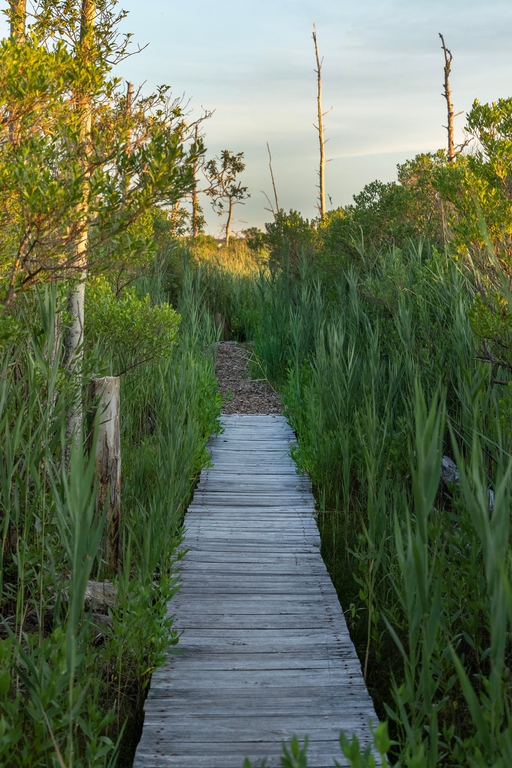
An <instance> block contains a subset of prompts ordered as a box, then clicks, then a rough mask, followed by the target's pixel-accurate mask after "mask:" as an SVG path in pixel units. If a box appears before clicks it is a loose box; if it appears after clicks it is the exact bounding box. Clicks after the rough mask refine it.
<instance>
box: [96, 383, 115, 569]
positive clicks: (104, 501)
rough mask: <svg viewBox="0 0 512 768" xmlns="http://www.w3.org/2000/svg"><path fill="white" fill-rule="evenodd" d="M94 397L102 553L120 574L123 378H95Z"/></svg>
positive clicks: (98, 506) (98, 508)
mask: <svg viewBox="0 0 512 768" xmlns="http://www.w3.org/2000/svg"><path fill="white" fill-rule="evenodd" d="M91 395H92V397H93V399H94V402H96V403H97V414H98V426H97V438H96V450H95V458H94V460H95V467H96V476H97V478H98V497H97V502H96V504H97V510H98V512H100V513H103V511H104V510H105V508H106V519H105V533H104V536H103V552H104V558H105V560H106V561H107V563H108V564H109V565H110V566H111V567H112V568H113V569H114V570H116V571H117V570H118V568H119V558H120V553H121V435H120V425H119V406H120V378H119V377H118V376H105V377H104V378H102V379H92V381H91Z"/></svg>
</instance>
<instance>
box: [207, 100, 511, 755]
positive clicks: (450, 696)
mask: <svg viewBox="0 0 512 768" xmlns="http://www.w3.org/2000/svg"><path fill="white" fill-rule="evenodd" d="M511 108H512V103H511V102H510V101H507V102H500V103H499V104H498V105H493V106H492V107H488V108H487V107H486V108H484V107H481V106H480V105H478V104H476V105H475V107H474V109H473V111H472V113H471V114H470V116H469V127H470V128H471V126H472V125H476V124H478V126H479V129H478V133H477V138H478V140H479V143H478V145H477V148H476V150H474V154H473V155H472V156H471V157H463V156H460V157H459V158H458V159H457V161H456V162H455V163H454V164H453V165H449V164H448V163H447V162H446V161H445V159H444V154H443V153H442V152H440V153H438V154H437V155H435V156H433V157H432V156H420V157H418V158H416V159H415V160H414V161H411V163H408V164H406V166H405V167H400V168H399V181H398V182H397V183H396V184H388V185H384V184H380V183H374V184H372V185H369V187H367V188H365V190H363V192H362V193H361V194H360V195H358V196H356V198H355V201H354V205H353V206H350V207H348V208H347V209H340V210H338V211H333V212H331V213H330V214H328V216H327V217H326V219H325V220H323V221H314V222H308V221H305V220H304V219H303V218H302V217H301V216H300V215H299V214H298V213H297V212H293V211H292V212H290V213H289V214H286V213H284V212H282V211H281V212H280V213H279V214H278V215H277V216H276V217H275V220H274V221H273V222H271V223H270V224H269V225H267V227H266V232H265V233H258V232H251V233H248V244H249V245H250V246H251V247H252V248H253V249H255V251H256V250H257V249H259V258H260V260H261V258H262V257H263V256H264V255H266V257H267V259H268V267H267V268H266V269H262V268H261V261H260V263H259V264H258V262H257V261H256V262H255V263H254V265H253V273H252V276H251V275H250V273H249V271H248V270H247V269H245V270H243V273H242V274H240V272H241V270H240V268H238V274H235V270H233V269H230V268H229V266H228V267H225V266H223V265H222V264H221V263H219V262H218V261H217V265H216V266H213V267H212V265H211V264H210V266H209V268H208V269H209V270H210V271H211V272H212V274H211V275H210V278H209V281H208V289H207V291H208V294H207V298H208V301H209V304H210V308H211V310H212V311H217V312H220V313H221V314H222V315H224V316H225V318H226V319H225V325H226V326H228V327H229V328H230V329H231V332H232V333H233V334H234V335H235V336H238V337H239V338H240V339H242V340H244V339H251V340H254V363H253V364H254V365H255V366H257V369H258V375H261V370H262V369H263V370H264V371H265V372H266V375H267V376H268V378H269V379H270V380H271V381H272V382H273V383H274V384H275V385H277V386H278V387H279V388H280V390H281V392H282V395H283V401H284V404H285V410H286V413H287V415H288V417H289V419H290V421H291V423H292V425H293V427H294V429H295V430H296V433H297V437H298V447H297V450H296V453H295V458H296V460H297V462H298V464H299V467H301V468H302V469H303V470H304V471H307V472H308V473H309V474H310V476H311V479H312V481H313V483H314V486H315V492H316V497H317V501H318V509H319V523H320V526H321V531H322V539H323V553H324V557H325V558H326V561H327V563H328V566H329V568H330V571H331V574H332V577H333V579H334V582H335V584H336V587H337V589H338V592H339V595H340V599H341V601H342V604H343V606H344V608H345V614H346V618H347V623H348V625H349V629H350V631H351V634H352V637H353V639H354V642H355V644H356V647H357V650H358V652H359V655H360V659H361V663H362V667H363V671H364V675H365V678H366V681H367V684H368V686H369V689H370V692H371V693H372V694H373V696H374V699H375V701H376V705H377V709H378V714H379V717H380V718H381V719H382V720H383V721H384V720H386V721H387V722H388V728H389V733H390V736H391V739H392V742H391V744H390V745H389V744H386V739H385V737H384V736H383V733H382V732H381V731H379V734H378V743H379V746H380V747H381V748H382V745H383V744H385V745H386V746H389V750H388V754H389V758H390V760H391V761H392V762H393V763H395V764H398V765H403V766H418V768H420V767H422V766H436V765H446V766H448V765H453V766H475V767H476V766H478V767H479V768H483V766H491V765H492V766H503V767H504V766H507V765H509V764H510V763H511V761H512V740H511V735H512V720H511V713H510V707H511V703H512V700H511V693H512V690H511V684H512V680H511V677H510V665H511V660H512V656H511V654H512V642H511V634H510V626H511V624H510V622H511V619H512V604H511V602H510V596H511V595H512V592H511V574H510V545H509V542H510V509H511V499H510V493H511V477H510V474H511V471H512V464H511V451H512V430H511V426H510V425H511V422H510V414H511V410H510V409H511V399H510V398H511V393H512V385H511V377H510V370H511V362H512V357H511V354H510V336H509V333H510V332H509V327H510V317H511V314H510V312H511V294H510V283H509V276H510V272H509V269H510V267H509V265H510V254H509V237H508V231H509V227H510V222H511V219H510V196H509V195H510V193H509V182H510V178H511V170H512V166H511V163H510V160H511V158H509V156H508V155H507V151H508V149H507V148H508V146H509V142H510V129H509V128H507V129H506V130H505V128H504V120H505V117H506V116H509V115H510V114H512V112H511ZM483 119H485V120H487V121H488V125H487V128H486V130H487V133H485V132H484V130H483V128H482V123H481V122H479V121H481V120H483ZM489 136H492V142H491V141H490V140H489V143H488V144H487V145H486V144H485V141H486V138H487V137H489ZM495 153H499V160H498V158H497V156H496V154H495ZM411 179H414V183H412V182H411ZM233 261H234V262H236V256H235V254H233ZM238 261H239V263H240V260H238ZM212 263H213V264H214V263H215V259H213V260H212ZM209 274H210V273H209ZM443 457H447V458H449V459H451V460H452V461H454V462H455V464H456V467H457V474H456V475H452V479H451V481H450V480H448V481H447V482H443V481H442V480H441V475H442V472H441V469H442V460H443ZM444 461H445V462H446V458H445V459H444ZM295 747H296V753H297V754H296V758H294V759H295V762H293V759H291V758H290V759H288V758H285V762H286V761H287V760H288V762H286V765H305V762H300V761H301V760H304V759H305V758H304V755H303V756H302V757H300V748H299V747H298V745H295ZM343 748H344V752H345V754H346V756H347V757H350V759H351V760H352V762H353V765H357V766H359V765H370V764H371V760H372V759H373V758H372V757H371V756H370V755H367V756H366V758H362V757H361V758H359V757H358V754H359V751H358V748H357V745H355V744H352V745H349V744H348V743H347V742H344V743H343ZM360 760H363V762H360ZM365 761H366V762H365ZM368 761H369V762H368Z"/></svg>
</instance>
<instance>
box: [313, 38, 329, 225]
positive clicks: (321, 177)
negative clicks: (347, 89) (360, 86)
mask: <svg viewBox="0 0 512 768" xmlns="http://www.w3.org/2000/svg"><path fill="white" fill-rule="evenodd" d="M313 42H314V44H315V57H316V67H317V68H316V69H315V72H316V74H317V85H318V89H317V111H318V125H317V126H315V128H316V129H317V131H318V142H319V145H320V163H319V167H318V190H319V192H318V212H319V213H320V218H322V219H323V218H324V217H325V210H326V209H325V140H324V113H323V112H322V61H321V60H320V55H319V53H318V43H317V39H316V27H315V25H314V24H313Z"/></svg>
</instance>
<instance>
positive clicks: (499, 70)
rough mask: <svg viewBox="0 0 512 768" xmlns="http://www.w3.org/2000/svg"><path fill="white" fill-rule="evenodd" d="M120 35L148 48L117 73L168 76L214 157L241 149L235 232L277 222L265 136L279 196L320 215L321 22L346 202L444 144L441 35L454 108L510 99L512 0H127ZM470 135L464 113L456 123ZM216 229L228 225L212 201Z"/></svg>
mask: <svg viewBox="0 0 512 768" xmlns="http://www.w3.org/2000/svg"><path fill="white" fill-rule="evenodd" d="M120 5H121V7H123V8H125V9H126V10H127V11H128V12H129V15H128V17H127V19H126V20H125V21H124V22H123V26H122V29H123V31H129V32H132V33H133V34H134V37H133V40H134V42H135V43H136V44H140V45H142V46H143V45H146V44H148V45H147V47H146V48H145V49H144V50H143V51H142V52H141V53H139V54H137V55H136V56H132V57H131V58H129V59H127V60H126V61H124V62H123V63H122V64H121V65H120V66H119V68H118V71H117V72H116V74H117V75H119V76H121V77H124V78H125V79H126V80H131V81H133V82H134V84H135V85H141V84H142V83H144V90H145V91H150V90H153V89H154V88H155V87H156V86H157V85H160V84H164V83H165V84H167V85H169V86H171V89H172V93H173V95H175V96H180V95H182V94H183V95H184V96H185V99H186V100H187V101H188V100H190V109H191V110H192V115H194V116H198V115H199V114H200V113H201V108H202V107H204V108H206V109H208V110H214V114H213V117H212V118H211V119H210V120H208V121H207V122H206V123H205V124H204V132H205V144H206V147H207V157H211V156H213V155H215V154H219V153H220V152H221V151H222V150H223V149H229V150H231V151H233V152H243V153H244V157H245V161H246V170H245V171H244V173H243V175H242V177H241V178H242V180H243V183H244V184H245V185H247V186H248V187H249V191H250V193H251V197H250V199H249V200H248V201H247V202H246V204H245V205H244V206H238V207H237V209H236V216H237V218H238V219H239V221H237V222H235V229H236V230H241V229H244V228H246V227H248V226H259V227H261V226H263V224H264V222H265V221H269V220H270V219H271V215H270V214H269V212H268V211H265V207H266V206H267V205H268V203H267V202H266V200H265V197H264V194H263V192H266V193H267V194H268V195H269V196H271V193H272V188H271V182H270V175H269V169H268V157H267V148H266V142H267V141H268V142H269V144H270V148H271V151H272V156H273V167H274V174H275V177H276V183H277V189H278V195H279V202H280V206H281V207H282V208H284V209H285V210H289V209H292V208H293V209H295V210H298V211H300V212H301V213H302V214H303V215H304V216H306V217H307V218H311V217H313V216H315V215H317V210H316V205H317V188H316V185H317V183H318V180H317V172H318V136H317V133H316V131H315V129H314V127H313V123H314V122H316V75H315V72H314V69H315V59H314V48H313V41H312V37H311V33H312V25H313V23H315V24H316V28H317V34H318V42H319V46H320V53H321V55H322V56H323V59H324V62H323V72H322V74H323V88H324V102H323V103H324V109H325V110H327V109H330V108H331V107H332V111H331V112H330V113H329V115H327V116H326V118H325V135H326V138H327V139H328V143H327V147H326V150H327V157H328V158H329V159H330V162H329V163H328V165H327V168H326V191H327V193H328V195H330V198H331V200H332V206H333V207H337V206H339V205H346V204H347V203H350V202H351V200H352V196H353V195H354V194H356V193H357V192H359V191H360V190H361V189H362V188H363V186H364V185H365V184H367V183H369V182H371V181H373V180H374V179H380V180H382V181H391V180H393V179H394V178H395V177H396V165H397V163H400V162H404V161H405V160H406V159H408V158H412V157H414V155H415V154H417V153H419V152H426V151H435V150H437V149H438V148H440V147H444V146H445V144H446V130H445V129H444V128H443V125H446V102H445V100H444V98H443V97H442V89H443V64H444V60H443V53H442V51H441V48H440V40H439V37H438V33H439V32H442V33H443V35H444V37H445V41H446V44H447V46H448V47H449V48H450V49H451V51H452V53H453V64H452V75H451V85H452V94H453V101H454V106H455V111H456V112H459V111H463V112H464V113H465V112H467V111H468V110H469V109H470V108H471V105H472V103H473V100H474V99H478V100H479V101H481V102H489V101H493V100H496V99H498V98H500V97H508V96H511V95H512V94H511V93H510V83H511V82H512V54H511V51H512V46H511V38H512V3H510V0H487V1H486V2H485V3H484V2H483V0H388V1H387V2H380V1H379V0H357V1H354V0H351V2H348V1H347V0H316V2H313V1H312V0H215V1H213V0H193V2H186V1H185V2H184V0H180V2H175V0H122V2H121V3H120ZM456 125H457V138H458V140H462V128H463V126H464V115H461V116H460V117H458V118H457V120H456ZM203 204H204V208H205V213H206V215H207V221H208V225H209V230H210V232H211V233H212V234H218V233H219V230H220V226H221V224H222V221H221V220H220V219H219V218H218V217H217V216H216V215H215V214H213V213H212V212H211V211H210V206H209V203H208V201H207V200H206V199H204V200H203Z"/></svg>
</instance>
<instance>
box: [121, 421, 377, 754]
mask: <svg viewBox="0 0 512 768" xmlns="http://www.w3.org/2000/svg"><path fill="white" fill-rule="evenodd" d="M222 425H223V428H224V432H223V433H222V434H221V435H219V436H217V437H214V438H212V439H211V440H210V443H209V450H210V453H211V457H212V462H213V467H209V468H207V469H205V470H204V471H203V472H202V474H201V478H200V482H199V485H198V487H197V489H196V493H195V495H194V499H193V501H192V503H191V505H190V507H189V509H188V512H187V515H186V518H185V538H184V541H183V544H182V546H181V549H182V550H185V551H186V554H185V555H184V556H183V558H182V559H181V560H180V575H181V583H182V586H181V589H180V591H179V592H178V594H177V595H176V596H175V597H174V598H173V600H172V601H171V602H170V603H169V606H168V615H169V616H174V619H175V623H174V626H175V628H176V629H178V630H179V631H180V632H182V633H183V634H182V635H181V637H180V642H179V646H178V649H177V652H174V653H171V654H170V655H169V657H168V661H167V663H166V665H165V666H164V667H162V668H161V669H158V670H157V671H156V672H155V673H154V675H153V679H152V682H151V688H150V691H149V695H148V698H147V701H146V704H145V722H144V729H143V734H142V739H141V741H140V744H139V746H138V749H137V754H136V757H135V763H134V768H242V765H243V761H244V758H245V757H249V758H250V760H251V761H253V765H254V768H257V767H259V765H260V764H261V761H262V760H263V758H265V757H266V758H267V768H277V767H278V766H280V765H281V762H280V755H281V743H282V741H283V740H289V739H290V738H291V737H292V736H293V735H294V734H296V735H297V736H298V737H299V738H301V739H303V738H304V736H305V735H306V734H307V735H308V737H309V743H310V747H309V749H308V766H310V768H327V766H329V768H332V766H333V765H334V758H336V759H337V760H338V762H339V763H340V765H345V764H346V763H345V762H344V758H343V757H342V756H341V752H340V748H339V741H338V738H339V731H340V729H343V730H345V731H346V733H347V735H348V736H349V737H350V735H351V734H354V733H355V734H357V736H358V738H359V739H360V741H361V742H362V743H363V744H367V743H368V742H369V741H370V740H371V736H370V729H369V722H370V721H371V722H372V723H373V724H374V725H376V724H377V717H376V714H375V711H374V708H373V703H372V701H371V699H370V697H369V695H368V692H367V690H366V687H365V684H364V680H363V677H362V674H361V666H360V664H359V660H358V658H357V655H356V652H355V649H354V646H353V644H352V642H351V640H350V637H349V634H348V631H347V627H346V623H345V618H344V615H343V611H342V609H341V606H340V604H339V602H338V598H337V595H336V591H335V589H334V587H333V585H332V582H331V579H330V577H329V575H328V573H327V570H326V567H325V565H324V563H323V561H322V558H321V556H320V536H319V533H318V528H317V525H316V520H315V512H314V510H315V505H314V499H313V496H312V494H311V483H310V481H309V478H307V477H301V476H299V475H298V474H297V473H296V471H295V465H294V463H293V461H292V460H291V458H290V446H291V444H292V443H293V438H294V436H293V432H292V430H291V429H290V427H289V426H288V424H287V423H286V420H285V419H284V418H283V417H282V416H276V415H268V416H260V415H252V414H251V415H248V416H243V415H233V416H224V417H223V418H222Z"/></svg>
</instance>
